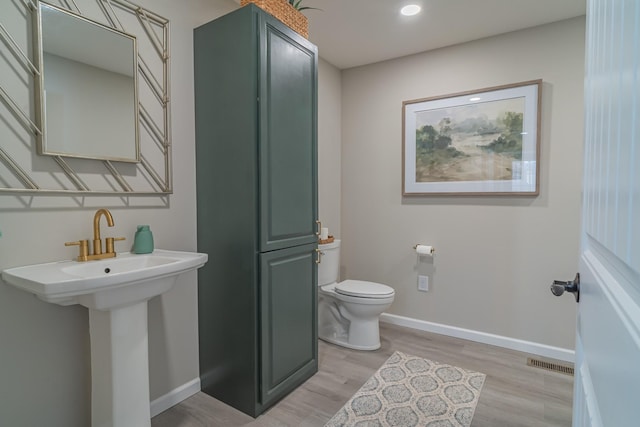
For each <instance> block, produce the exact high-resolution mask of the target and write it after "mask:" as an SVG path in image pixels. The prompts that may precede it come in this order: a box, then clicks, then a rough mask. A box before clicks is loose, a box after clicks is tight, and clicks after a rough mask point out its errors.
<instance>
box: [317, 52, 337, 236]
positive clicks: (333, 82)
mask: <svg viewBox="0 0 640 427" xmlns="http://www.w3.org/2000/svg"><path fill="white" fill-rule="evenodd" d="M321 53H322V52H321ZM341 78H342V76H341V73H340V70H338V69H337V68H336V67H334V66H333V65H331V64H329V63H328V62H326V61H324V60H322V59H320V61H319V64H318V80H319V82H318V216H319V217H320V220H321V221H322V226H323V227H328V228H329V234H332V235H335V236H339V235H340V224H341V223H340V194H341V193H340V187H341V184H340V181H341V178H342V174H341V162H340V151H341V149H342V148H341V147H342V138H341V129H342V122H341V117H342V109H341V106H340V103H341V101H342V100H341V96H342V85H341Z"/></svg>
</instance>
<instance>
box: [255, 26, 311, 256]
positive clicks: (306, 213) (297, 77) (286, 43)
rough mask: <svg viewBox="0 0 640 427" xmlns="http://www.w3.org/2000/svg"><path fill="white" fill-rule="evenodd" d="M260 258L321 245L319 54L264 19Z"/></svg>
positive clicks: (260, 134)
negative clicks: (319, 218) (274, 252)
mask: <svg viewBox="0 0 640 427" xmlns="http://www.w3.org/2000/svg"><path fill="white" fill-rule="evenodd" d="M260 23H261V25H260V32H261V34H260V36H261V37H260V78H259V86H260V89H259V102H260V108H259V112H260V118H259V123H260V132H259V142H258V144H259V152H260V214H261V220H260V221H261V222H260V228H261V232H260V235H261V242H260V243H261V246H260V252H266V251H271V250H276V249H282V248H286V247H291V246H297V245H302V244H306V243H312V242H315V241H316V240H317V236H316V235H315V233H316V230H317V228H316V223H315V221H316V219H317V147H316V145H317V144H316V139H317V137H316V135H317V124H316V121H317V49H316V47H315V46H313V45H312V44H311V43H309V42H308V41H307V40H306V39H304V38H302V37H300V36H299V35H298V34H296V33H294V32H293V31H291V30H290V29H288V28H286V27H285V26H284V25H282V24H281V23H280V22H279V21H277V20H275V19H274V18H273V17H271V16H269V15H267V14H261V15H260Z"/></svg>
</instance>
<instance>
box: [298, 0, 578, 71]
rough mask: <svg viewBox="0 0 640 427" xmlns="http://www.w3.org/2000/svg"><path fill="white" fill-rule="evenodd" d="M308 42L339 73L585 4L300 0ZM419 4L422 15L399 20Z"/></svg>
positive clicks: (571, 0)
mask: <svg viewBox="0 0 640 427" xmlns="http://www.w3.org/2000/svg"><path fill="white" fill-rule="evenodd" d="M302 3H303V5H305V6H312V7H317V8H320V9H322V10H305V11H304V12H303V13H304V14H305V15H306V16H307V17H308V18H309V39H310V40H311V41H312V42H313V43H314V44H316V45H317V46H318V51H319V53H320V56H321V57H322V58H323V59H325V60H326V61H328V62H330V63H331V64H333V65H335V66H336V67H338V68H340V69H345V68H351V67H356V66H359V65H365V64H371V63H374V62H379V61H384V60H387V59H392V58H397V57H401V56H405V55H410V54H413V53H418V52H424V51H427V50H432V49H437V48H440V47H444V46H451V45H454V44H458V43H464V42H467V41H470V40H476V39H480V38H484V37H490V36H494V35H497V34H502V33H507V32H510V31H516V30H520V29H523V28H528V27H535V26H538V25H542V24H547V23H550V22H555V21H561V20H563V19H569V18H573V17H576V16H581V15H584V14H585V11H586V0H413V1H412V0H302ZM411 3H413V4H419V5H420V6H422V13H420V14H419V15H416V16H412V17H405V16H402V15H400V12H399V11H400V7H401V6H404V5H406V4H411Z"/></svg>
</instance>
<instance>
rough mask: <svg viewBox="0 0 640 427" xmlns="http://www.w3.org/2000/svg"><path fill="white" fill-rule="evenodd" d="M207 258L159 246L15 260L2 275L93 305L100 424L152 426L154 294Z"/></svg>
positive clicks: (62, 299)
mask: <svg viewBox="0 0 640 427" xmlns="http://www.w3.org/2000/svg"><path fill="white" fill-rule="evenodd" d="M206 262H207V254H200V253H192V252H178V251H164V250H159V249H158V250H155V251H154V252H153V253H151V254H143V255H138V254H131V253H122V254H118V255H117V257H116V258H107V259H104V260H100V261H86V262H77V261H62V262H50V263H46V264H36V265H28V266H25V267H16V268H10V269H7V270H4V271H3V272H2V279H3V280H4V281H6V282H7V283H9V284H11V285H13V286H15V287H17V288H20V289H22V290H24V291H26V292H30V293H33V294H35V295H37V296H38V298H40V299H42V300H44V301H47V302H51V303H54V304H60V305H70V304H82V305H84V306H85V307H88V308H89V338H90V343H91V425H92V426H94V427H97V426H110V427H129V426H136V427H151V415H150V407H149V359H148V355H149V353H148V328H147V301H148V300H149V299H150V298H153V297H154V296H156V295H160V294H161V293H163V292H166V291H168V290H169V289H171V287H172V286H173V285H174V284H175V282H176V279H177V278H178V276H179V275H180V274H182V273H185V272H187V271H191V270H195V269H198V268H200V267H202V266H203V265H204V264H205V263H206Z"/></svg>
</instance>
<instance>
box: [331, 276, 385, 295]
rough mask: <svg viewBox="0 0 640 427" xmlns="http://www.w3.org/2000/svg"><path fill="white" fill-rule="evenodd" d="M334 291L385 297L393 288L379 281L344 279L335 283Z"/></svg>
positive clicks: (343, 293) (344, 293)
mask: <svg viewBox="0 0 640 427" xmlns="http://www.w3.org/2000/svg"><path fill="white" fill-rule="evenodd" d="M336 292H337V293H339V294H341V295H347V296H351V297H361V298H387V297H390V296H391V295H393V294H394V291H393V288H392V287H390V286H387V285H383V284H381V283H374V282H365V281H363V280H345V281H344V282H340V283H338V284H337V285H336Z"/></svg>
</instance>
